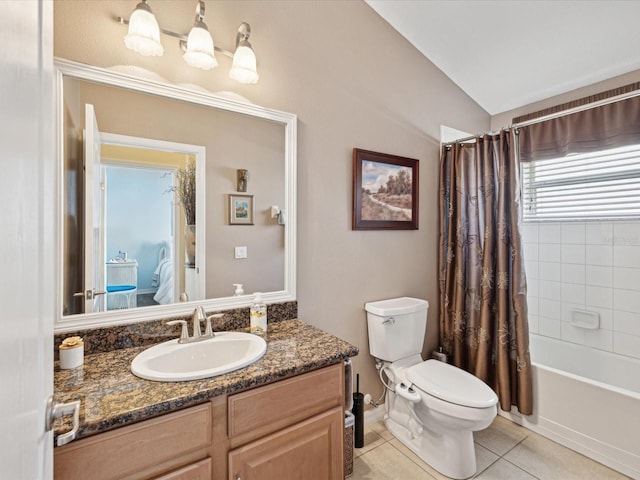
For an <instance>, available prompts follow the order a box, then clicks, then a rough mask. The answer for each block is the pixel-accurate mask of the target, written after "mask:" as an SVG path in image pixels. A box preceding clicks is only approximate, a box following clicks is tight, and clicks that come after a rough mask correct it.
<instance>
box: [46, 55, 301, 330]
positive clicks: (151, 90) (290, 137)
mask: <svg viewBox="0 0 640 480" xmlns="http://www.w3.org/2000/svg"><path fill="white" fill-rule="evenodd" d="M54 68H55V89H56V92H55V94H56V119H55V120H56V139H55V140H56V152H55V155H56V159H55V161H56V193H57V203H56V224H55V228H56V231H55V242H56V245H55V251H56V252H60V251H61V249H62V246H63V245H64V243H63V229H62V227H61V226H62V219H63V216H64V208H63V207H64V205H63V195H62V193H63V181H64V175H63V171H62V170H63V165H64V152H63V141H62V139H63V138H64V137H63V135H64V131H63V130H64V121H63V118H64V117H63V115H64V98H63V80H64V78H65V77H70V78H75V79H79V80H85V81H90V82H95V83H100V84H104V85H108V86H113V87H119V88H124V89H128V90H131V91H135V92H140V93H145V94H151V95H157V96H160V97H166V98H170V99H174V100H182V101H185V102H188V103H193V104H197V105H203V106H209V107H212V108H217V109H220V110H225V111H229V112H236V113H239V114H243V115H249V116H252V117H257V118H263V119H265V120H269V121H273V122H276V123H280V124H282V125H284V126H285V205H284V209H285V211H286V212H287V224H286V226H285V259H284V269H285V272H284V289H283V290H279V291H275V292H264V293H263V299H264V301H265V302H266V303H279V302H288V301H295V300H296V233H297V231H296V219H297V211H296V207H297V116H296V115H295V114H293V113H287V112H282V111H279V110H273V109H270V108H266V107H261V106H258V105H254V104H252V103H249V102H248V101H247V103H245V102H241V101H238V100H234V99H230V98H227V97H225V96H223V95H220V94H215V93H204V92H201V91H199V90H192V89H189V88H187V87H183V86H178V85H172V84H170V83H161V82H158V81H155V80H149V79H147V78H140V77H135V76H132V75H127V74H123V73H119V72H116V71H113V70H109V69H105V68H101V67H95V66H91V65H86V64H83V63H78V62H74V61H71V60H66V59H62V58H55V59H54ZM62 259H63V255H59V256H58V257H57V258H56V285H55V288H54V290H55V296H56V298H55V305H56V312H55V325H54V332H55V333H64V332H70V331H74V330H78V329H85V328H99V327H108V326H115V325H124V324H129V323H135V322H142V321H148V320H157V319H160V318H171V317H179V316H188V315H191V313H192V312H193V310H194V308H195V307H196V306H198V305H202V306H203V307H204V308H205V310H206V311H208V312H211V311H220V310H228V309H233V308H242V307H247V306H249V305H251V303H252V300H253V294H248V295H242V296H237V297H236V296H231V297H220V298H213V299H208V300H199V301H191V302H186V303H174V304H171V305H157V306H156V305H154V306H149V307H138V308H135V309H131V310H109V311H108V312H94V313H84V314H76V315H68V316H63V315H62V310H63V301H62V295H63V285H64V283H63V282H64V271H63V264H62Z"/></svg>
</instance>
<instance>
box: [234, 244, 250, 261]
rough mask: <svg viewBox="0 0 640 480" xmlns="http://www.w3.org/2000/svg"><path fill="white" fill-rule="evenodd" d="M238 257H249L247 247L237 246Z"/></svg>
mask: <svg viewBox="0 0 640 480" xmlns="http://www.w3.org/2000/svg"><path fill="white" fill-rule="evenodd" d="M235 250H236V259H238V258H247V247H236V248H235Z"/></svg>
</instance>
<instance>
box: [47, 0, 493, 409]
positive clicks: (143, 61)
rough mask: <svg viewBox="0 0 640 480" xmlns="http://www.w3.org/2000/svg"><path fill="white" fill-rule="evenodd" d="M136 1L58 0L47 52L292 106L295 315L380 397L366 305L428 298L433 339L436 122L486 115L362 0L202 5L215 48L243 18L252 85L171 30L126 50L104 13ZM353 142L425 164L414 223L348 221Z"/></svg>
mask: <svg viewBox="0 0 640 480" xmlns="http://www.w3.org/2000/svg"><path fill="white" fill-rule="evenodd" d="M135 4H136V0H130V1H111V2H103V1H97V0H96V1H70V0H64V1H60V0H58V1H56V2H55V5H54V6H55V18H54V19H55V25H54V35H55V54H56V55H57V56H60V57H65V58H69V59H72V60H77V61H81V62H85V63H89V64H94V65H98V66H104V67H108V66H112V65H117V64H132V65H137V66H140V67H144V68H147V69H149V70H153V71H155V72H156V73H158V74H160V75H162V76H164V77H165V78H167V79H169V80H171V81H173V82H176V83H195V84H199V85H201V86H203V87H205V88H208V89H209V90H211V91H221V90H228V91H233V92H235V93H238V94H241V95H243V96H245V97H247V98H248V99H250V100H251V101H252V102H254V103H257V104H260V105H264V106H267V107H271V108H276V109H280V110H285V111H289V112H293V113H295V114H297V115H298V199H299V200H298V205H299V214H298V258H297V260H298V301H299V317H300V319H302V320H304V321H306V322H308V323H311V324H313V325H316V326H318V327H320V328H322V329H324V330H326V331H328V332H331V333H333V334H335V335H338V336H340V337H341V338H344V339H345V340H347V341H350V342H352V343H354V344H355V345H357V346H358V347H359V348H360V355H359V356H358V357H357V358H356V359H355V360H354V366H355V371H356V372H359V373H361V390H363V391H365V392H371V393H372V394H373V395H374V397H377V396H378V395H379V394H380V393H381V392H382V387H381V385H380V383H379V381H378V379H377V376H376V372H375V369H374V362H373V359H372V358H371V357H370V356H369V353H368V344H367V329H366V317H365V313H364V309H363V307H364V303H365V302H367V301H372V300H379V299H383V298H388V297H394V296H401V295H410V296H416V297H420V298H425V299H428V300H429V301H430V302H431V310H430V312H429V325H428V328H427V343H426V349H431V348H433V347H434V346H435V345H436V343H437V330H438V326H437V324H438V315H437V303H438V302H437V295H438V287H437V254H438V249H437V241H438V221H437V213H438V157H439V153H438V150H439V134H440V125H441V124H445V125H448V126H451V127H454V128H458V129H460V130H464V131H469V132H482V131H487V130H488V129H489V124H490V119H489V115H488V114H487V113H486V112H485V111H484V110H482V109H481V108H480V107H479V106H478V105H477V104H476V103H475V102H473V101H472V100H471V99H470V98H469V97H467V96H466V95H465V94H464V93H463V92H462V91H461V90H460V89H459V88H458V87H457V86H456V85H454V84H453V83H452V82H451V81H450V80H449V79H448V78H447V77H446V76H445V75H444V74H443V73H442V72H440V71H439V70H438V69H437V68H436V67H435V66H434V65H433V64H432V63H430V62H429V61H428V60H426V59H425V58H424V57H423V56H422V55H421V54H420V53H419V52H418V51H417V50H415V49H414V48H413V47H412V46H411V45H410V44H409V43H408V42H407V41H406V40H404V39H403V38H402V37H401V36H400V35H399V34H398V33H397V32H396V31H395V30H394V29H393V28H391V27H390V26H389V25H388V24H387V23H386V22H385V21H383V20H382V19H381V18H380V17H379V16H378V15H377V14H376V13H375V12H374V11H373V10H372V9H370V8H369V7H368V6H367V5H366V4H365V3H364V2H361V1H291V0H287V1H219V2H207V12H206V13H207V16H206V18H205V21H206V23H207V24H208V26H209V28H210V30H211V31H212V32H213V35H214V41H215V42H216V44H218V45H219V46H221V47H222V48H226V49H228V50H230V49H232V48H233V42H234V39H235V33H234V32H235V30H236V29H237V26H238V25H239V23H240V22H241V21H247V22H248V23H250V24H251V29H252V36H251V42H252V44H253V46H254V49H255V51H256V54H257V57H258V69H259V73H260V81H259V83H258V84H257V85H252V86H245V85H240V84H238V83H236V82H233V81H232V80H230V79H229V78H228V76H227V75H228V70H229V67H230V59H228V58H226V57H223V56H220V55H219V56H218V63H219V65H220V66H219V67H218V68H217V69H216V70H213V71H210V72H201V71H197V70H195V69H192V68H190V67H188V66H186V64H185V63H184V61H183V60H182V59H181V57H180V52H179V50H178V45H177V41H176V40H174V39H172V38H169V37H166V36H163V38H162V41H163V44H164V47H165V55H164V56H163V57H160V58H146V57H141V56H139V55H137V54H135V53H133V52H130V51H129V50H127V49H126V48H125V47H124V45H123V37H124V35H125V33H126V29H125V27H122V26H120V25H118V24H117V23H115V22H113V21H112V20H111V18H112V17H113V16H115V15H121V16H123V17H126V18H128V17H129V15H130V14H131V11H132V10H133V8H134V7H135ZM150 4H151V7H152V8H153V9H154V11H155V13H156V16H157V18H158V21H159V23H160V25H161V26H162V27H163V28H165V29H168V30H174V31H182V32H186V31H187V30H188V28H189V26H190V24H191V23H192V21H193V11H194V4H195V2H194V1H193V2H192V1H182V2H177V1H162V2H161V1H158V0H151V1H150ZM354 147H358V148H364V149H368V150H374V151H379V152H384V153H392V154H397V155H401V156H405V157H411V158H417V159H418V160H420V179H419V181H420V203H419V210H420V214H419V224H420V229H419V230H418V231H352V230H351V189H352V172H351V169H352V165H351V153H352V149H353V148H354ZM239 167H240V166H239Z"/></svg>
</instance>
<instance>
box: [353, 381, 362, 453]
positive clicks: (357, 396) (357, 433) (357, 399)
mask: <svg viewBox="0 0 640 480" xmlns="http://www.w3.org/2000/svg"><path fill="white" fill-rule="evenodd" d="M351 413H353V416H354V419H355V422H354V432H353V445H354V446H355V447H356V448H362V447H364V395H363V394H362V393H360V374H359V373H358V374H357V375H356V391H355V393H354V394H353V408H352V409H351Z"/></svg>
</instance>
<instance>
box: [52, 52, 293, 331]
mask: <svg viewBox="0 0 640 480" xmlns="http://www.w3.org/2000/svg"><path fill="white" fill-rule="evenodd" d="M58 68H59V75H58V80H59V83H60V85H59V86H58V91H59V97H60V99H59V109H60V114H59V118H60V123H61V125H60V129H59V131H60V137H61V142H60V148H59V151H60V162H59V164H60V172H59V175H60V177H59V178H60V185H61V189H60V190H61V195H62V198H61V201H60V203H59V204H60V205H61V206H62V211H61V212H60V215H59V217H60V228H61V234H60V244H61V250H62V251H61V256H60V260H59V263H60V264H61V265H60V267H61V277H62V278H61V282H60V283H61V285H60V287H59V288H58V290H59V292H60V293H59V296H60V298H59V301H60V310H59V311H60V314H61V318H60V321H59V322H58V325H57V329H58V330H61V329H62V328H75V327H77V326H93V325H96V326H97V325H103V324H113V323H121V322H126V321H134V320H135V321H139V320H144V319H147V318H149V319H150V318H157V317H158V316H159V315H165V314H166V315H171V314H182V312H188V311H190V310H192V309H193V305H184V304H176V303H175V302H177V301H178V299H179V298H180V296H181V295H183V294H184V293H186V294H187V296H188V298H189V300H191V301H193V300H196V301H201V303H203V304H204V305H205V306H206V307H207V308H210V309H215V308H227V307H236V306H246V305H248V304H249V303H250V301H251V299H252V294H253V293H254V292H258V291H260V292H266V294H265V297H266V298H267V299H268V300H271V301H286V300H294V299H295V284H294V281H295V278H294V275H293V274H294V272H295V267H294V264H295V222H294V223H293V225H292V222H291V215H290V214H288V216H287V223H286V226H282V225H280V224H278V219H277V218H273V217H272V215H271V210H272V208H271V207H272V206H277V207H278V208H280V209H283V210H290V212H295V116H294V115H290V114H284V113H282V112H276V111H272V110H268V109H264V108H262V107H256V106H253V105H251V104H247V103H239V102H236V101H230V100H228V99H226V98H221V97H216V96H215V95H210V94H202V93H194V92H189V91H186V90H185V89H182V88H175V87H172V86H167V85H164V84H157V83H155V82H151V81H140V80H136V79H133V78H132V77H128V76H126V75H122V74H117V73H114V72H112V71H109V70H103V69H98V68H94V67H85V66H80V65H78V64H74V63H73V62H66V61H58ZM141 90H142V91H141ZM91 106H92V107H93V108H90V107H91ZM216 107H217V108H216ZM92 115H95V120H94V119H93V118H91V116H92ZM92 157H93V158H92ZM189 162H194V164H195V166H196V185H197V188H196V227H195V232H196V233H195V247H196V252H195V264H194V265H190V264H189V263H190V262H189V257H188V256H187V254H186V253H185V251H186V246H187V244H188V239H189V237H188V236H187V235H186V232H188V231H189V230H190V229H189V228H187V225H186V221H185V215H184V209H183V208H182V206H181V205H180V202H179V201H178V199H177V196H176V195H175V190H176V181H177V179H176V177H178V175H177V173H178V171H179V170H180V169H184V168H185V167H186V166H187V165H188V164H189ZM239 169H244V170H248V171H250V172H251V180H250V182H248V183H247V191H246V194H247V195H252V196H253V198H254V208H255V213H254V219H253V225H230V222H229V202H228V197H229V195H231V194H234V193H236V190H237V188H238V187H237V171H238V170H239ZM294 218H295V217H294ZM236 247H245V248H244V249H242V248H241V249H240V250H241V251H243V250H244V251H246V258H239V259H238V258H236V250H237V248H236ZM234 284H243V286H244V291H245V292H246V295H244V296H240V297H234V296H233V295H234V291H235V287H234ZM102 292H105V293H104V294H103V293H102Z"/></svg>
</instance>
